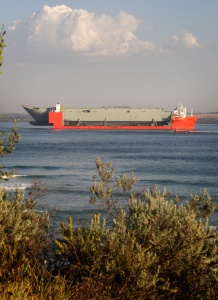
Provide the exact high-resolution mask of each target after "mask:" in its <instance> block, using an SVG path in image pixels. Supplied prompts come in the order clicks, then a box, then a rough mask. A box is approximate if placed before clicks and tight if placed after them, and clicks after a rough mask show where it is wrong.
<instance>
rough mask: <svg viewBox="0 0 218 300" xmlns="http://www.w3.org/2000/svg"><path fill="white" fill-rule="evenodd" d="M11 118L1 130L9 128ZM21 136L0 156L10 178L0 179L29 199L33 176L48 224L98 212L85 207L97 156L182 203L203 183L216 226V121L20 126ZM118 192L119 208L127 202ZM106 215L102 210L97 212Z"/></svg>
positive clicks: (146, 186) (117, 171)
mask: <svg viewBox="0 0 218 300" xmlns="http://www.w3.org/2000/svg"><path fill="white" fill-rule="evenodd" d="M12 125H13V124H11V123H10V122H1V123H0V130H1V131H5V132H10V131H11V128H12ZM17 128H18V133H19V134H21V139H20V141H19V143H17V144H16V147H15V150H14V151H13V152H12V153H11V154H10V155H7V156H4V157H0V164H1V165H2V166H3V170H7V171H12V170H13V171H14V177H13V178H11V179H9V180H8V181H4V180H1V181H0V188H1V187H5V188H6V189H7V190H8V191H9V192H12V193H13V191H15V189H16V187H19V188H20V189H21V190H22V191H23V192H24V193H25V195H26V196H28V193H29V192H30V190H31V186H32V185H33V182H34V180H36V181H37V182H38V183H39V184H40V185H41V186H43V187H45V188H46V194H45V195H44V197H42V198H39V199H38V200H37V208H36V209H37V210H38V211H40V212H43V211H48V212H49V214H50V216H51V224H52V228H54V229H55V228H58V227H59V225H60V222H61V221H64V222H66V221H67V219H68V217H69V216H72V217H73V220H74V225H75V224H76V225H75V226H77V224H79V222H80V221H81V220H83V219H84V220H85V219H86V220H88V219H89V218H90V217H91V216H93V214H94V213H96V212H99V211H100V212H101V211H102V206H101V204H100V203H98V202H97V203H96V205H93V204H90V196H91V193H90V187H91V186H92V184H93V182H94V178H96V179H97V178H98V177H97V175H98V173H97V169H96V163H95V161H96V159H97V158H100V159H101V160H102V162H103V163H109V162H110V163H112V167H113V168H114V178H115V179H116V178H118V177H119V176H120V175H122V174H126V175H131V174H132V173H134V175H135V177H136V178H137V180H138V181H137V184H136V185H135V187H134V190H135V191H142V190H144V189H150V188H152V187H153V186H154V185H156V186H157V189H158V190H163V189H164V188H166V190H167V191H168V192H171V193H172V197H174V196H176V195H177V196H178V197H179V199H180V201H181V202H180V203H185V202H186V201H188V200H190V199H191V197H192V196H193V195H195V194H201V193H202V192H203V190H204V189H205V188H206V190H207V192H208V193H209V195H210V197H211V199H212V202H214V203H216V204H217V207H216V209H215V213H214V214H213V216H212V218H211V220H210V225H211V226H218V124H198V125H197V126H196V130H195V131H194V132H189V133H175V132H167V131H166V132H164V131H85V130H84V131H73V130H65V131H59V130H54V129H52V128H51V127H36V126H32V125H30V124H29V123H27V122H19V123H17ZM124 202H125V201H124V200H123V199H122V197H120V202H119V205H121V206H122V205H125V204H124ZM102 212H103V211H102Z"/></svg>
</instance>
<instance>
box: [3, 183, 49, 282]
mask: <svg viewBox="0 0 218 300" xmlns="http://www.w3.org/2000/svg"><path fill="white" fill-rule="evenodd" d="M36 189H37V186H36V185H35V186H34V187H33V190H36ZM35 207H36V203H35V200H34V198H31V197H30V198H28V199H25V198H24V194H23V193H21V192H20V191H19V189H17V190H16V192H15V193H14V194H9V193H7V192H6V190H5V189H1V190H0V266H1V267H0V269H1V272H0V280H1V281H3V280H4V279H5V278H7V279H8V278H17V279H19V277H20V276H21V277H22V276H23V275H25V274H26V272H27V270H28V266H29V264H31V265H35V264H38V263H40V262H41V263H42V258H43V257H42V251H43V249H44V248H45V246H46V244H47V241H46V240H47V238H46V234H47V232H48V228H49V216H48V215H47V214H46V213H45V214H39V213H37V212H36V211H35Z"/></svg>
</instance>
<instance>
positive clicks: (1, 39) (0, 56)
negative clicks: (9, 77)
mask: <svg viewBox="0 0 218 300" xmlns="http://www.w3.org/2000/svg"><path fill="white" fill-rule="evenodd" d="M5 33H6V31H5V30H4V25H2V29H1V31H0V67H1V65H2V64H3V49H4V47H6V44H5V41H4V35H5ZM0 74H1V72H0Z"/></svg>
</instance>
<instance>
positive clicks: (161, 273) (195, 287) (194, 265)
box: [56, 159, 218, 300]
mask: <svg viewBox="0 0 218 300" xmlns="http://www.w3.org/2000/svg"><path fill="white" fill-rule="evenodd" d="M96 166H97V170H98V175H99V180H97V179H96V178H95V181H94V184H93V186H92V187H91V192H92V194H93V196H92V199H91V200H92V202H96V201H97V199H100V200H101V202H102V203H103V204H104V207H105V208H106V209H107V212H108V215H107V216H106V218H103V219H101V217H100V215H99V214H98V215H95V216H94V218H93V219H92V220H91V222H90V223H89V224H87V225H86V226H84V227H83V228H82V229H80V228H77V229H74V228H73V223H72V219H71V218H70V219H69V222H68V226H65V224H64V223H61V233H62V239H58V240H57V241H56V244H57V246H58V252H57V253H58V256H59V262H61V264H60V265H59V268H60V269H61V270H62V271H63V274H64V275H65V276H66V278H68V279H69V280H70V281H72V282H73V283H74V285H77V286H78V299H79V298H80V297H81V295H83V297H84V298H87V299H94V297H96V299H210V300H212V299H216V295H217V290H218V276H217V269H218V249H217V228H212V227H209V226H208V220H209V217H210V215H211V214H212V213H213V211H214V208H215V206H214V205H213V204H211V201H210V197H209V195H208V194H207V192H206V191H203V193H202V195H200V196H197V195H195V196H193V197H192V199H191V200H190V201H187V204H185V205H179V204H178V198H177V197H176V198H175V199H173V198H172V197H171V195H170V194H169V193H167V192H166V190H163V191H162V192H160V191H158V190H157V188H156V186H154V187H153V188H151V189H149V190H145V191H143V192H141V193H136V192H133V191H132V188H133V185H134V184H135V182H136V179H135V177H134V175H133V174H132V175H131V176H130V177H129V176H127V175H125V174H124V175H122V176H120V177H119V178H118V179H115V180H113V176H114V170H113V168H112V166H111V164H103V163H102V162H101V160H100V159H97V160H96ZM114 189H115V191H113V190H114ZM120 191H122V194H123V197H124V199H126V200H127V203H126V206H123V207H118V205H117V204H118V200H119V199H120V195H119V192H120ZM114 195H115V196H114ZM118 195H119V196H118ZM108 216H110V222H109V223H107V222H106V220H107V219H108ZM106 224H108V226H107V225H106ZM79 295H80V297H79ZM81 299H82V298H81Z"/></svg>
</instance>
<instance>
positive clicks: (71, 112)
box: [22, 105, 172, 126]
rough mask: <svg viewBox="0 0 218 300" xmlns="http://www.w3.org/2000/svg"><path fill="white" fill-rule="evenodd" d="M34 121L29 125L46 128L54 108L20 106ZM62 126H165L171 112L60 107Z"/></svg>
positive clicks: (147, 109) (156, 109) (126, 108)
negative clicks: (62, 117)
mask: <svg viewBox="0 0 218 300" xmlns="http://www.w3.org/2000/svg"><path fill="white" fill-rule="evenodd" d="M22 107H23V108H24V109H25V110H26V111H27V112H28V113H29V114H30V115H31V117H32V118H33V119H34V121H31V122H30V124H32V125H36V126H44V125H46V126H48V125H50V124H49V118H48V114H49V112H52V111H54V110H55V107H50V108H43V107H33V106H26V105H22ZM61 111H62V112H63V116H64V124H65V125H70V126H101V125H105V126H116V125H118V126H140V125H152V124H154V125H160V126H161V125H167V124H168V123H169V122H170V120H171V114H172V113H171V112H170V111H164V110H163V109H162V108H131V107H128V106H122V107H118V106H116V107H114V106H113V107H111V106H110V107H108V106H107V107H102V108H72V107H61Z"/></svg>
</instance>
